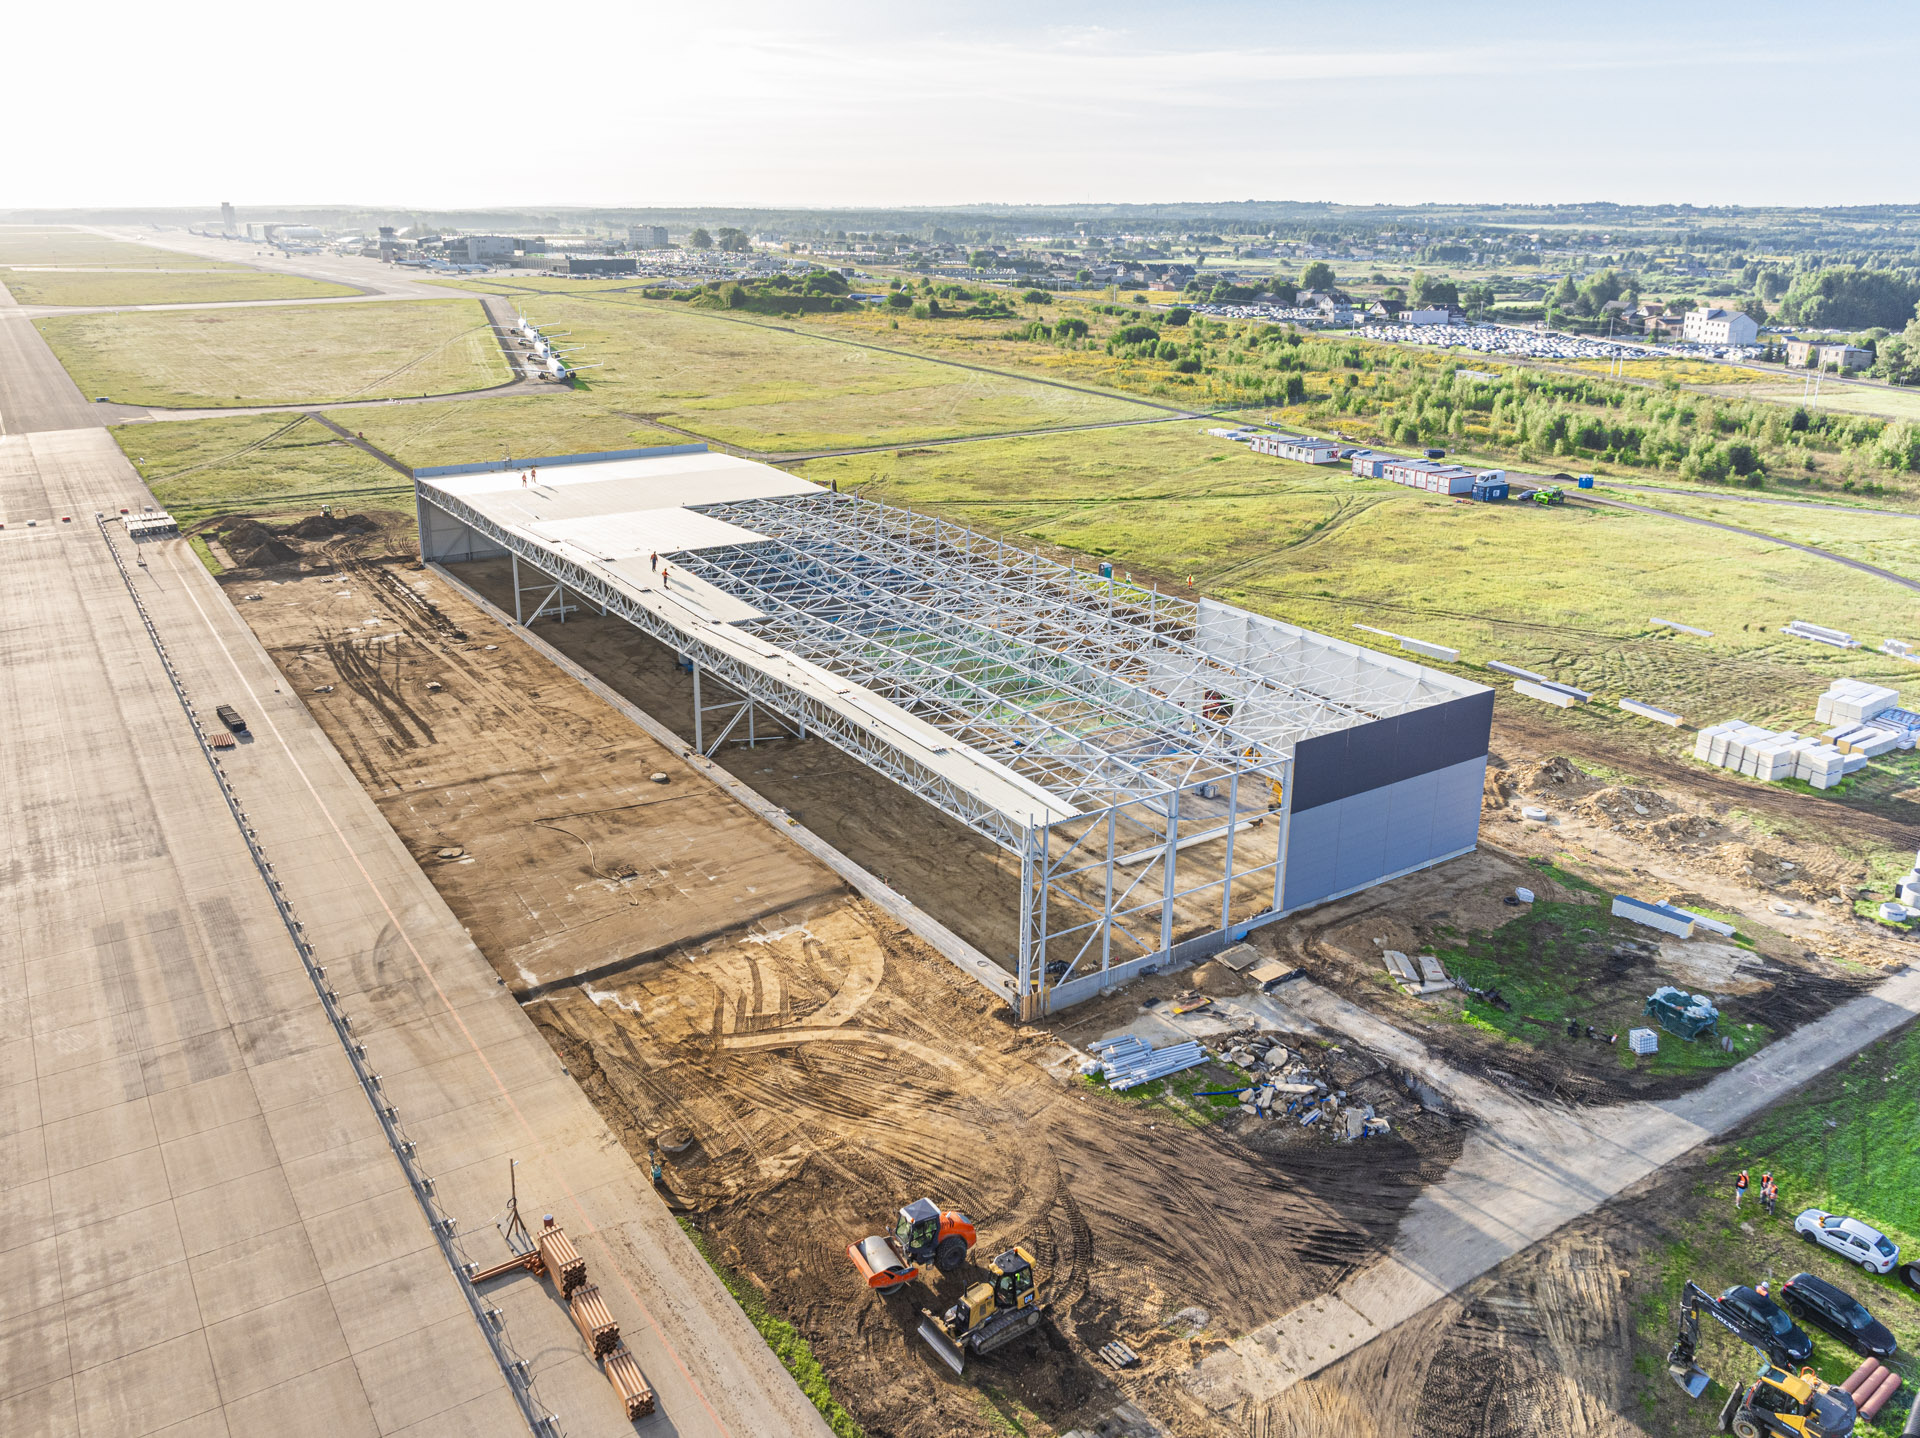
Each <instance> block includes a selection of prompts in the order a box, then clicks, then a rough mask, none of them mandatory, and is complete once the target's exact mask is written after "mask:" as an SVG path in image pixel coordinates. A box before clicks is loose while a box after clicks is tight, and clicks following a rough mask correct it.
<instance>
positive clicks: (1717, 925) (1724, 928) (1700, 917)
mask: <svg viewBox="0 0 1920 1438" xmlns="http://www.w3.org/2000/svg"><path fill="white" fill-rule="evenodd" d="M1667 907H1668V908H1670V909H1672V910H1673V911H1674V912H1675V913H1678V914H1685V915H1686V916H1687V917H1688V918H1690V919H1692V920H1693V926H1694V927H1695V928H1696V929H1705V930H1707V931H1708V932H1709V933H1713V934H1719V935H1720V936H1721V937H1722V938H1727V939H1730V938H1732V937H1733V935H1734V928H1733V925H1732V924H1729V923H1727V922H1726V921H1725V920H1722V919H1709V918H1708V917H1707V916H1706V915H1705V914H1696V913H1695V912H1694V911H1693V910H1692V909H1682V908H1680V907H1679V906H1678V905H1675V904H1669V905H1668V906H1667Z"/></svg>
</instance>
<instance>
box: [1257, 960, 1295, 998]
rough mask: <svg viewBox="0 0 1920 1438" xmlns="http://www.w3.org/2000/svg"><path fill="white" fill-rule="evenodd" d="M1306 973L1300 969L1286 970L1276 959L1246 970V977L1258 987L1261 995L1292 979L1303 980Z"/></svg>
mask: <svg viewBox="0 0 1920 1438" xmlns="http://www.w3.org/2000/svg"><path fill="white" fill-rule="evenodd" d="M1306 976H1307V971H1306V970H1305V969H1301V968H1288V967H1287V966H1286V965H1285V964H1283V963H1281V962H1279V961H1278V960H1277V959H1267V960H1265V961H1264V962H1261V963H1258V964H1255V965H1254V966H1253V967H1252V968H1250V969H1248V970H1247V977H1248V978H1250V979H1252V980H1253V981H1254V982H1255V983H1256V984H1258V985H1259V986H1260V992H1261V993H1263V994H1264V993H1268V992H1270V991H1272V990H1273V989H1276V988H1278V987H1279V986H1280V985H1281V984H1284V983H1289V982H1291V981H1292V980H1294V979H1303V978H1305V977H1306Z"/></svg>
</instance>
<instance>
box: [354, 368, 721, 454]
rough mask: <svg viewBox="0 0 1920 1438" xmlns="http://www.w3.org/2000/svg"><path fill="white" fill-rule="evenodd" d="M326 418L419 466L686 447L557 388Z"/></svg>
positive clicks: (588, 397) (681, 440) (680, 439)
mask: <svg viewBox="0 0 1920 1438" xmlns="http://www.w3.org/2000/svg"><path fill="white" fill-rule="evenodd" d="M328 417H329V418H330V419H332V420H334V421H335V422H336V423H338V424H340V425H342V426H344V427H345V428H347V429H351V430H353V431H355V432H356V433H358V434H361V435H364V436H365V437H366V439H367V442H368V443H369V444H375V445H378V446H379V447H380V448H381V449H384V450H385V451H386V452H387V453H388V454H391V455H393V456H394V457H395V458H397V459H402V460H405V461H406V462H407V463H408V464H411V465H416V466H426V465H434V464H476V463H479V462H480V461H482V460H493V459H505V458H508V457H510V456H513V455H521V456H528V457H532V456H538V455H547V454H585V453H588V452H590V451H593V450H603V449H638V448H640V447H641V446H643V445H652V444H685V443H686V442H687V440H686V438H685V437H684V436H682V435H677V434H674V433H672V432H671V431H669V430H664V429H656V428H654V427H653V426H652V425H650V424H647V423H646V422H645V421H643V420H639V419H636V418H634V417H633V416H632V415H629V414H621V413H618V412H616V411H614V410H610V409H608V408H607V407H606V404H605V403H604V401H602V400H601V399H600V397H599V396H597V395H593V394H588V393H585V392H584V391H580V390H567V389H561V388H559V387H557V386H556V387H555V388H554V389H553V390H551V391H549V392H536V393H534V394H528V395H513V396H509V397H506V398H503V399H461V400H448V401H446V402H445V403H442V404H397V405H391V406H387V407H384V408H380V409H343V410H336V411H334V412H333V413H332V414H330V415H329V416H328Z"/></svg>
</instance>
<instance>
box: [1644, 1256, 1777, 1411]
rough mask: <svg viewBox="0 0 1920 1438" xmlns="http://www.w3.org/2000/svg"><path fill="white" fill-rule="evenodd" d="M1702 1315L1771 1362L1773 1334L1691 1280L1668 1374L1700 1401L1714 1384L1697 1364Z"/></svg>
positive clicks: (1684, 1291) (1682, 1298) (1682, 1295)
mask: <svg viewBox="0 0 1920 1438" xmlns="http://www.w3.org/2000/svg"><path fill="white" fill-rule="evenodd" d="M1703 1313H1704V1314H1706V1315H1707V1316H1708V1317H1709V1318H1711V1319H1713V1321H1714V1322H1716V1323H1718V1324H1719V1325H1720V1326H1721V1327H1722V1328H1724V1329H1726V1330H1727V1332H1729V1333H1731V1334H1732V1335H1733V1336H1734V1337H1735V1338H1738V1339H1739V1340H1740V1341H1741V1342H1742V1343H1745V1344H1747V1345H1748V1346H1749V1347H1752V1348H1757V1349H1759V1350H1760V1352H1761V1354H1762V1355H1763V1356H1764V1357H1765V1358H1766V1359H1767V1361H1768V1362H1769V1363H1771V1362H1772V1361H1773V1346H1774V1344H1773V1334H1771V1333H1770V1332H1768V1331H1767V1330H1766V1329H1763V1328H1761V1327H1760V1326H1759V1325H1757V1324H1755V1323H1753V1322H1752V1321H1751V1320H1749V1319H1748V1318H1747V1317H1746V1316H1745V1315H1744V1314H1741V1313H1739V1312H1738V1311H1736V1310H1735V1309H1733V1308H1731V1307H1729V1306H1728V1305H1727V1304H1725V1303H1722V1302H1721V1301H1720V1300H1719V1299H1717V1298H1715V1297H1714V1296H1713V1295H1712V1294H1711V1293H1709V1292H1707V1290H1706V1289H1704V1288H1702V1287H1701V1286H1700V1285H1699V1284H1697V1283H1695V1282H1693V1281H1692V1280H1691V1279H1689V1280H1688V1281H1687V1286H1686V1287H1685V1288H1684V1289H1682V1290H1681V1292H1680V1323H1679V1327H1678V1331H1677V1332H1676V1333H1675V1334H1674V1339H1673V1347H1672V1348H1670V1349H1668V1350H1667V1374H1668V1376H1669V1377H1671V1378H1672V1379H1673V1381H1674V1382H1675V1383H1678V1384H1679V1385H1680V1387H1681V1389H1682V1390H1683V1391H1685V1393H1686V1395H1687V1397H1689V1398H1698V1397H1699V1396H1700V1395H1701V1394H1702V1393H1705V1392H1706V1391H1707V1385H1708V1384H1709V1383H1711V1382H1712V1381H1713V1380H1712V1377H1711V1376H1710V1375H1709V1374H1708V1373H1707V1371H1706V1369H1704V1368H1702V1367H1701V1366H1700V1365H1699V1363H1698V1362H1696V1361H1695V1355H1696V1354H1697V1353H1698V1352H1699V1349H1700V1315H1701V1314H1703Z"/></svg>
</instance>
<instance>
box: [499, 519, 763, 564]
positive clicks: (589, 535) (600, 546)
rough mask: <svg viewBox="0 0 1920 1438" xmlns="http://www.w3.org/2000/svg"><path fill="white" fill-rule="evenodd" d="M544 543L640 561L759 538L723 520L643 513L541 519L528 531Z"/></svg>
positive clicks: (607, 556)
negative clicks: (547, 540) (570, 546)
mask: <svg viewBox="0 0 1920 1438" xmlns="http://www.w3.org/2000/svg"><path fill="white" fill-rule="evenodd" d="M527 527H528V528H529V529H531V530H532V531H533V532H534V533H535V534H538V535H540V536H542V537H543V538H546V539H553V540H564V541H566V542H567V543H569V544H572V545H574V546H575V547H576V548H579V549H584V550H586V551H587V552H588V553H590V554H592V555H593V556H594V557H595V558H596V559H608V560H611V559H626V558H630V557H637V558H640V559H645V558H646V557H647V556H648V555H649V554H662V555H666V554H677V553H679V552H680V551H682V550H688V549H722V548H725V547H726V546H727V545H730V544H752V543H754V542H755V541H756V540H759V539H762V538H764V536H763V535H759V534H755V533H754V532H753V531H752V530H751V529H742V528H741V527H740V526H739V525H737V524H728V523H727V522H726V521H725V520H724V519H715V518H713V517H712V516H711V515H706V514H696V513H695V512H694V511H693V510H691V509H677V508H675V509H643V510H639V511H637V512H636V513H633V514H599V515H592V516H587V517H583V518H577V519H546V520H541V521H540V522H539V523H537V524H530V525H528V526H527Z"/></svg>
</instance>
